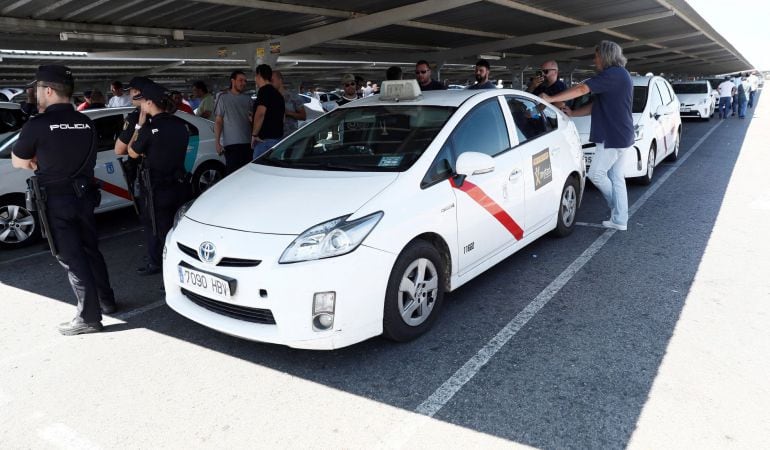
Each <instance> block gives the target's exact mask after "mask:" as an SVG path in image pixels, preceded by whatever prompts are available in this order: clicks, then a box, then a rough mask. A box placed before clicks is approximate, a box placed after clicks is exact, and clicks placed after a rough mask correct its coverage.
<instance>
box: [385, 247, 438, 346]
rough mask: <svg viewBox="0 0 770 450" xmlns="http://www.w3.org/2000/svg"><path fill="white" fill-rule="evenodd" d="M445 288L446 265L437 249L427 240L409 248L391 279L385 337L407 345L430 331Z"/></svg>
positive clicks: (386, 306)
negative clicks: (407, 342)
mask: <svg viewBox="0 0 770 450" xmlns="http://www.w3.org/2000/svg"><path fill="white" fill-rule="evenodd" d="M444 286H445V271H444V264H443V262H442V258H441V255H440V254H439V252H438V251H437V250H436V248H435V247H433V246H432V245H431V244H429V243H428V242H426V241H423V240H417V241H414V242H413V243H411V244H410V245H409V246H407V247H406V248H405V249H404V251H402V252H401V254H400V255H399V257H398V259H397V260H396V263H395V264H394V265H393V270H392V271H391V273H390V278H389V279H388V287H387V289H386V291H385V305H384V311H383V320H382V328H383V336H384V337H386V338H388V339H391V340H394V341H398V342H406V341H411V340H412V339H415V338H416V337H418V336H420V335H421V334H423V333H425V332H426V331H428V330H429V329H430V327H431V326H432V325H433V323H434V322H435V321H436V317H437V316H438V314H439V311H440V309H441V304H442V302H443V300H444Z"/></svg>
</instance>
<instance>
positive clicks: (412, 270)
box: [163, 80, 585, 349]
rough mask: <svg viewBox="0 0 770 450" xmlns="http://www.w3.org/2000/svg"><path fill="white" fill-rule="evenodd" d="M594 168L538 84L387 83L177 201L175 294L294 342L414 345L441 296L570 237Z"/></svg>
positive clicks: (192, 312) (229, 329) (217, 322)
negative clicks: (524, 252) (534, 248)
mask: <svg viewBox="0 0 770 450" xmlns="http://www.w3.org/2000/svg"><path fill="white" fill-rule="evenodd" d="M584 174H585V170H584V163H583V154H582V151H581V149H580V138H579V136H578V133H577V130H576V129H575V127H574V125H573V123H572V121H570V120H569V118H567V117H566V116H564V115H563V114H562V113H561V112H560V111H558V110H557V109H555V108H553V107H551V106H549V105H545V104H543V103H542V102H541V101H540V100H539V99H538V98H536V97H533V96H532V95H529V94H527V93H524V92H521V91H514V90H502V89H501V90H498V89H495V90H477V91H473V90H462V91H460V90H456V91H432V92H425V93H422V94H420V89H419V86H418V84H417V82H416V81H415V80H405V81H393V82H385V83H384V85H383V88H382V91H381V94H380V95H379V96H372V97H367V98H364V99H361V100H359V101H357V102H354V103H350V104H347V105H344V106H342V107H340V108H337V109H335V110H334V111H332V112H329V113H327V114H326V115H324V116H322V117H320V118H319V119H317V120H316V121H314V122H313V123H311V124H309V125H307V126H305V127H304V128H301V129H299V130H298V131H297V132H295V133H294V134H292V135H291V136H289V137H287V138H285V139H284V140H283V141H282V142H280V143H278V144H277V145H276V146H275V147H274V148H273V149H271V150H270V151H269V152H267V153H266V154H265V155H263V156H262V157H260V158H258V159H256V160H255V161H253V162H252V163H251V164H248V165H247V166H245V167H243V168H242V169H240V170H239V171H237V172H235V173H234V174H232V175H231V176H230V177H228V178H227V179H225V180H223V181H222V182H221V183H219V184H217V185H216V186H214V187H213V188H211V189H210V190H208V191H206V192H205V193H204V194H203V195H202V196H201V197H200V198H198V199H197V200H195V202H194V203H190V204H187V205H186V206H184V207H183V208H181V209H180V211H179V212H178V213H177V217H176V220H175V223H174V228H173V230H172V231H171V232H170V233H169V235H168V237H167V239H166V247H165V252H164V264H163V281H164V284H165V291H166V301H167V302H168V304H169V306H170V307H171V308H173V309H174V310H176V311H177V312H179V313H180V314H182V315H183V316H186V317H188V318H190V319H192V320H194V321H196V322H198V323H201V324H203V325H205V326H207V327H210V328H213V329H215V330H219V331H221V332H223V333H227V334H231V335H234V336H240V337H242V338H246V339H250V340H255V341H262V342H270V343H278V344H283V345H288V346H291V347H297V348H308V349H333V348H338V347H344V346H347V345H351V344H354V343H356V342H360V341H362V340H365V339H367V338H370V337H372V336H377V335H380V334H384V335H385V336H386V337H388V338H391V339H394V340H398V341H405V340H409V339H412V338H415V337H416V336H418V335H420V334H421V333H423V332H425V331H426V330H427V329H428V328H429V327H430V326H431V325H432V324H433V323H434V321H435V320H436V317H437V315H438V313H439V311H440V309H441V303H442V300H443V298H444V293H445V292H448V291H452V290H455V289H457V288H458V287H460V286H462V285H463V284H464V283H466V282H468V281H469V280H471V279H473V278H474V277H476V276H477V275H479V274H480V273H482V272H484V271H485V270H487V269H489V268H490V267H492V266H494V265H495V264H497V263H499V262H500V261H502V260H503V259H505V258H506V257H508V256H509V255H511V254H512V253H514V252H516V251H518V250H520V249H522V248H523V247H524V246H526V245H527V244H529V243H530V242H532V241H534V240H535V239H537V238H539V237H540V236H543V235H544V234H547V233H549V232H554V233H555V234H556V235H561V236H563V235H567V234H569V233H570V232H571V231H572V229H573V227H574V225H575V217H576V212H577V208H578V205H579V203H580V199H581V196H582V192H583V188H584Z"/></svg>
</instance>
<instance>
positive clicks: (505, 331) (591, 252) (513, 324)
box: [415, 123, 721, 417]
mask: <svg viewBox="0 0 770 450" xmlns="http://www.w3.org/2000/svg"><path fill="white" fill-rule="evenodd" d="M720 124H721V123H717V124H716V125H714V126H713V127H711V129H710V130H709V131H708V132H707V133H706V134H705V135H704V136H703V137H701V138H700V139H699V140H698V142H696V143H695V144H694V145H693V146H692V148H691V149H690V151H689V152H687V154H686V155H684V156H682V157H681V158H680V159H679V160H678V161H677V162H676V163H675V164H674V165H673V166H672V167H671V170H669V171H667V172H666V173H665V174H664V175H663V176H661V177H660V178H658V179H657V181H656V182H655V183H654V184H653V185H652V186H650V188H649V189H648V190H647V191H646V192H645V193H644V195H642V196H641V197H640V198H639V199H638V200H637V201H636V202H634V204H633V206H631V208H629V217H630V216H631V215H633V214H634V213H635V212H636V211H638V210H639V208H641V207H642V206H643V205H644V204H645V203H646V202H647V200H649V198H650V197H651V196H652V194H654V193H655V192H656V191H657V190H658V189H659V188H660V186H661V185H663V183H665V182H666V180H668V178H669V177H670V176H671V175H672V174H673V173H674V172H676V170H677V169H679V167H681V166H682V164H683V163H684V162H685V161H686V160H687V159H688V158H689V157H690V155H692V154H693V153H694V152H695V150H697V149H698V147H700V146H701V144H702V143H703V142H704V141H705V140H706V139H707V138H708V137H709V136H710V135H711V133H713V132H714V130H716V128H717V127H718V126H719V125H720ZM616 232H617V231H616V230H613V229H608V230H607V231H605V232H604V233H602V234H601V236H599V237H598V238H597V239H596V240H595V241H594V242H593V243H592V244H591V245H590V246H589V247H588V248H587V249H586V250H585V251H584V252H583V253H582V254H581V255H580V256H578V257H577V259H575V261H573V262H572V264H570V265H569V266H568V267H567V268H566V269H564V271H563V272H562V273H561V274H559V276H558V277H556V279H554V280H553V281H552V282H551V283H550V284H549V285H548V286H546V287H545V289H543V290H542V291H541V292H540V294H538V295H537V297H535V299H534V300H532V302H531V303H530V304H528V305H527V306H526V307H525V308H524V309H523V310H522V311H521V312H520V313H518V314H517V315H516V317H514V318H513V319H512V320H511V321H510V322H508V324H507V325H505V326H504V327H503V328H502V329H501V330H500V331H499V332H498V333H497V334H496V335H495V336H494V337H493V338H492V339H490V340H489V341H488V342H487V343H486V344H485V345H484V347H482V348H481V350H479V351H478V352H477V353H476V354H475V355H474V356H473V357H471V359H469V360H468V361H467V362H466V363H465V364H463V366H462V367H460V368H459V369H458V370H457V371H456V372H455V373H454V374H453V375H452V376H451V377H450V378H449V379H448V380H446V381H445V382H444V383H443V384H441V386H439V387H438V389H436V390H435V391H434V392H433V394H431V395H430V396H429V397H428V398H427V399H426V400H425V401H424V402H422V403H421V404H420V405H419V406H418V407H417V408H416V409H415V412H417V413H419V414H424V415H426V416H428V417H433V416H434V415H435V414H436V413H438V412H439V411H440V410H441V409H442V408H443V407H444V406H445V405H446V404H447V403H448V402H449V401H450V400H451V399H452V397H454V396H455V394H457V393H458V392H459V391H460V389H462V387H463V386H464V385H465V384H466V383H467V382H469V381H470V380H472V379H473V378H474V377H475V376H476V374H478V373H479V371H480V370H481V368H482V367H484V366H485V365H486V364H487V363H488V362H489V361H490V360H491V359H492V357H493V356H495V354H496V353H497V352H498V351H500V349H501V348H502V347H503V346H504V345H505V344H507V343H508V341H510V340H511V338H513V337H514V336H515V335H516V333H518V332H519V330H521V329H522V327H524V325H526V324H527V322H529V321H530V320H531V319H532V318H533V317H534V316H535V314H537V313H538V312H539V311H540V310H541V309H542V308H543V307H544V306H545V305H547V304H548V302H549V301H551V299H553V297H554V296H555V295H556V294H557V293H559V291H560V290H561V289H562V288H563V287H564V285H566V284H567V283H568V282H569V281H570V280H571V279H572V277H574V276H575V274H576V273H577V272H578V271H579V270H580V269H581V268H582V267H583V266H584V265H585V264H586V263H587V262H589V261H590V260H591V259H592V258H593V257H594V256H595V255H596V254H597V253H598V252H599V250H601V248H602V247H604V244H606V243H607V241H609V239H610V238H611V237H612V236H613V235H614V234H615V233H616Z"/></svg>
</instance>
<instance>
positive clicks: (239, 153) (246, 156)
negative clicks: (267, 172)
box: [225, 143, 253, 175]
mask: <svg viewBox="0 0 770 450" xmlns="http://www.w3.org/2000/svg"><path fill="white" fill-rule="evenodd" d="M252 153H253V150H252V149H251V143H247V144H233V145H226V146H225V171H226V172H227V175H230V174H231V173H233V172H235V171H236V170H238V169H240V168H241V167H243V166H245V165H246V164H248V163H250V162H251V159H252V158H251V157H252Z"/></svg>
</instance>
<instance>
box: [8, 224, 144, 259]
mask: <svg viewBox="0 0 770 450" xmlns="http://www.w3.org/2000/svg"><path fill="white" fill-rule="evenodd" d="M141 229H142V227H135V228H130V229H128V230H123V231H119V232H117V233H113V234H108V235H106V236H102V237H100V238H99V240H100V241H103V240H105V239H112V238H114V237H119V236H123V235H125V234H131V233H133V232H135V231H139V230H141ZM50 254H51V251H50V250H42V251H39V252H35V253H30V254H29V255H24V256H19V257H18V258H13V259H8V260H5V261H0V266H1V265H3V264H13V263H15V262H19V261H24V260H25V259H30V258H34V257H36V256H41V255H50Z"/></svg>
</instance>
